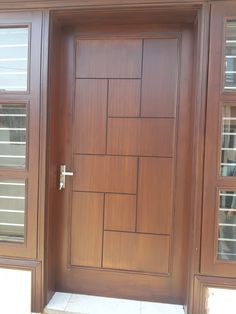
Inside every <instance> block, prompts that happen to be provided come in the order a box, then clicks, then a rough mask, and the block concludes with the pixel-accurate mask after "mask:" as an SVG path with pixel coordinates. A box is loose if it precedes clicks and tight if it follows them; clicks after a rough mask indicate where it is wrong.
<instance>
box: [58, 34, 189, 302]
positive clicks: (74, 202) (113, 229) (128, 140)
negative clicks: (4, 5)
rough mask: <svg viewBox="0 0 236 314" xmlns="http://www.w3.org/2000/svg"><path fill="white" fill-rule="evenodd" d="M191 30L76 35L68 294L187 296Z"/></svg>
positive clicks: (65, 263) (65, 267)
mask: <svg viewBox="0 0 236 314" xmlns="http://www.w3.org/2000/svg"><path fill="white" fill-rule="evenodd" d="M186 34H188V35H186ZM186 34H185V35H184V36H183V39H181V34H180V33H179V32H175V33H174V35H173V33H171V34H170V35H169V34H168V33H167V34H166V35H165V36H163V34H162V35H160V36H159V35H158V33H157V34H156V35H155V36H154V35H153V34H152V36H151V37H149V36H148V35H147V36H146V37H145V36H144V35H143V34H142V36H140V35H135V36H125V35H124V36H123V37H122V38H121V37H119V38H118V37H117V38H116V37H114V36H107V38H105V37H102V38H100V39H99V38H96V37H95V38H94V37H93V38H87V36H86V38H78V37H76V36H75V38H74V40H75V41H74V42H73V46H74V47H75V50H74V51H73V54H74V56H75V60H74V64H73V65H74V73H73V74H74V78H73V79H74V83H73V86H74V90H73V95H74V105H73V111H72V113H73V114H72V116H73V118H72V120H71V125H70V126H71V134H72V135H73V136H72V139H71V153H72V160H73V165H71V166H72V168H73V173H74V176H73V178H72V181H71V184H70V183H69V185H68V186H69V188H68V189H70V191H69V192H68V193H70V194H68V195H71V204H70V203H69V204H68V209H64V210H65V213H66V214H65V215H66V216H65V217H67V218H65V219H66V220H64V221H63V222H62V224H61V227H62V226H64V228H65V229H64V230H66V232H64V231H61V235H60V237H61V240H62V243H63V248H64V249H63V250H64V253H63V257H62V261H61V264H60V267H59V274H58V282H59V288H60V289H63V290H64V291H74V292H80V293H88V294H97V295H106V296H114V297H125V298H136V299H145V300H163V301H164V300H165V301H167V300H171V301H172V302H180V303H181V302H184V301H183V298H184V296H183V295H184V291H185V276H186V272H185V270H186V269H185V266H184V265H185V264H186V263H187V243H188V241H187V238H186V230H187V228H188V227H187V225H186V221H187V220H188V215H189V213H188V211H189V207H188V205H187V204H188V198H186V194H187V195H188V194H189V192H188V191H187V189H189V185H188V184H187V182H188V179H187V178H188V176H189V169H190V161H189V147H191V142H190V134H191V132H190V127H191V124H190V112H191V110H190V107H191V102H190V93H189V88H190V86H191V84H190V80H188V81H185V84H184V88H182V89H181V95H180V82H181V80H182V75H183V77H184V75H185V77H187V76H188V75H190V74H191V56H192V55H191V44H190V43H191V40H190V38H191V36H192V35H190V34H191V32H186ZM88 37H89V36H88ZM182 41H183V42H184V43H185V44H184V45H185V46H183V47H185V48H184V49H186V51H185V52H184V53H183V51H184V50H182V52H181V49H180V48H181V45H182ZM184 56H185V57H184ZM181 66H182V68H183V69H182V70H183V74H182V72H181V70H180V67H181ZM182 97H184V100H181V99H182ZM184 134H185V135H184ZM186 134H187V136H186ZM176 194H178V196H177V197H176ZM69 208H70V209H69ZM185 211H186V212H185ZM63 216H64V214H63ZM63 234H64V236H63Z"/></svg>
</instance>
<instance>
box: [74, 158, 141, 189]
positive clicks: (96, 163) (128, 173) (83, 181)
mask: <svg viewBox="0 0 236 314" xmlns="http://www.w3.org/2000/svg"><path fill="white" fill-rule="evenodd" d="M74 169H75V177H74V184H73V186H74V190H76V191H91V192H92V191H94V192H114V193H136V185H137V184H136V181H137V158H136V157H117V156H98V155H97V156H95V155H94V156H88V155H87V156H75V157H74Z"/></svg>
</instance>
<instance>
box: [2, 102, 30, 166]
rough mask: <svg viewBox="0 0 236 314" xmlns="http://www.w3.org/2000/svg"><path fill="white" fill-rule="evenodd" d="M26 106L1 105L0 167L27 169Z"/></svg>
mask: <svg viewBox="0 0 236 314" xmlns="http://www.w3.org/2000/svg"><path fill="white" fill-rule="evenodd" d="M26 125H27V112H26V105H24V104H23V105H13V104H0V166H4V167H25V159H26Z"/></svg>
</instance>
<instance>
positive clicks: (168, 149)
mask: <svg viewBox="0 0 236 314" xmlns="http://www.w3.org/2000/svg"><path fill="white" fill-rule="evenodd" d="M173 149H174V120H173V119H148V118H129V119H121V118H109V119H108V140H107V151H108V153H109V154H112V155H116V154H118V155H136V156H163V157H172V156H173Z"/></svg>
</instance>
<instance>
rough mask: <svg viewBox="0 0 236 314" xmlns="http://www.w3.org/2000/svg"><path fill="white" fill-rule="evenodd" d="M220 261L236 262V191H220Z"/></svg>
mask: <svg viewBox="0 0 236 314" xmlns="http://www.w3.org/2000/svg"><path fill="white" fill-rule="evenodd" d="M218 259H221V260H236V191H220V208H219V220H218Z"/></svg>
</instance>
